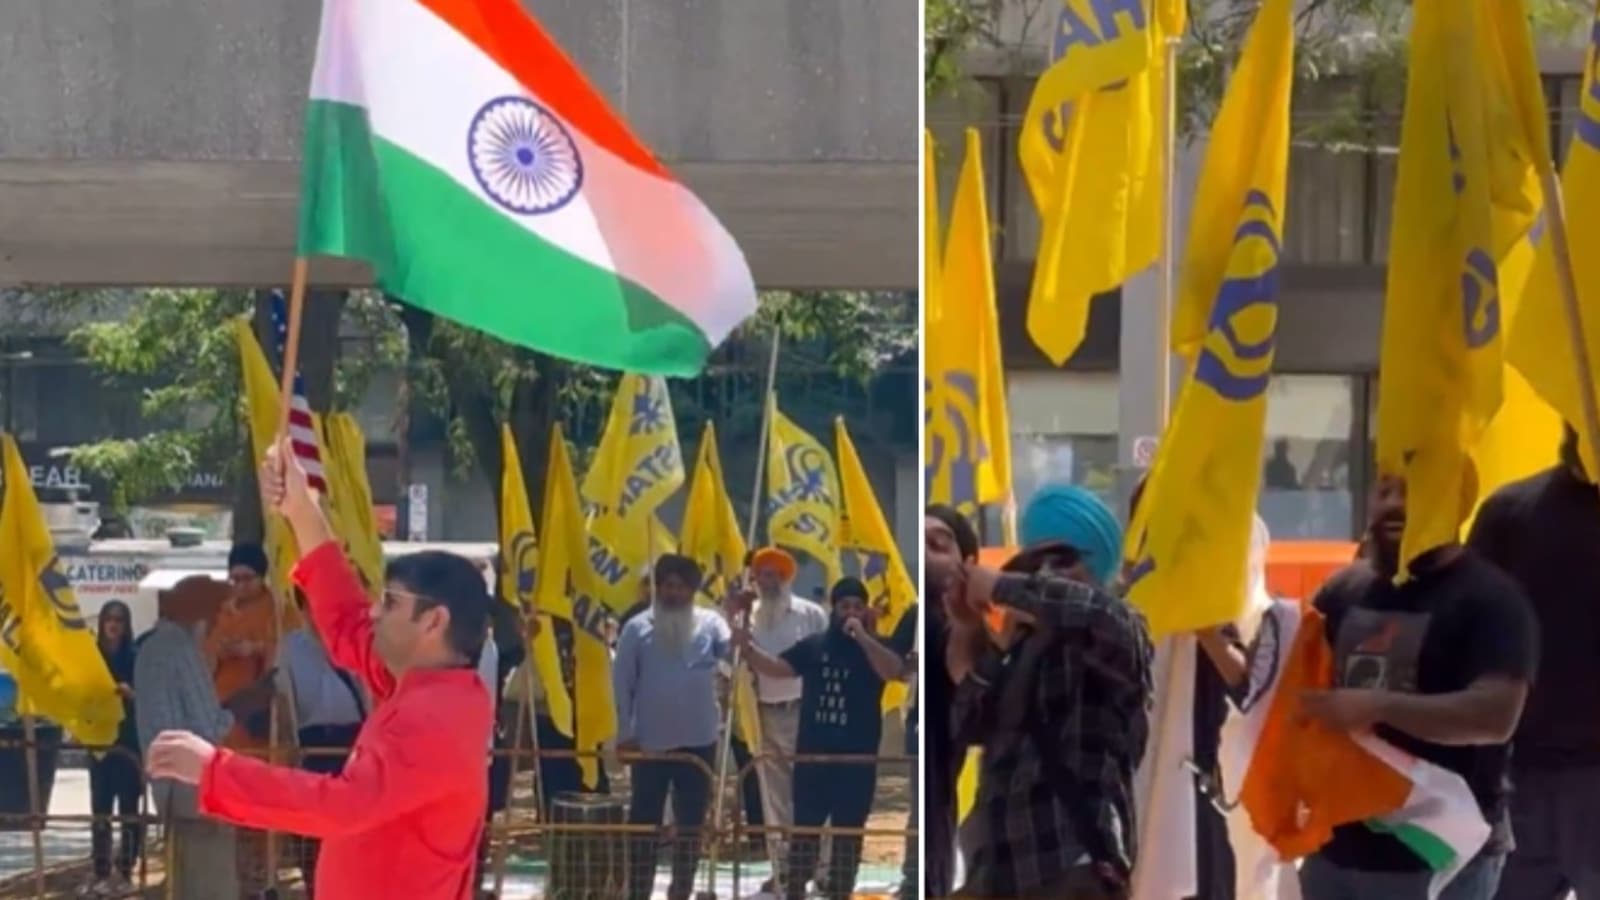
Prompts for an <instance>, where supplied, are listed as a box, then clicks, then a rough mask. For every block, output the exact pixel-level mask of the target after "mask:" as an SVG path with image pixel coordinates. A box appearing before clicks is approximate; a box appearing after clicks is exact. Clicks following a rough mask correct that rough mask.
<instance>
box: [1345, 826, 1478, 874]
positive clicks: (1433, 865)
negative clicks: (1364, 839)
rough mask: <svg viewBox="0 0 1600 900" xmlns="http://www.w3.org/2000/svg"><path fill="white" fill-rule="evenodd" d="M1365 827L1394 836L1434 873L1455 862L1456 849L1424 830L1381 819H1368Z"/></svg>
mask: <svg viewBox="0 0 1600 900" xmlns="http://www.w3.org/2000/svg"><path fill="white" fill-rule="evenodd" d="M1367 827H1368V828H1370V829H1372V830H1373V831H1376V832H1379V833H1381V834H1391V835H1394V837H1395V839H1396V840H1398V841H1399V842H1400V843H1402V844H1405V845H1406V846H1407V847H1409V848H1411V852H1413V853H1415V854H1417V855H1418V856H1420V857H1422V861H1423V862H1424V863H1426V864H1427V866H1428V868H1430V869H1432V870H1433V871H1435V872H1439V871H1442V870H1444V869H1448V868H1450V866H1451V865H1452V864H1453V863H1455V861H1456V848H1454V847H1452V846H1451V845H1450V844H1448V843H1446V842H1445V841H1444V840H1443V839H1441V838H1440V837H1439V836H1438V835H1436V834H1434V833H1433V832H1431V831H1428V830H1427V829H1425V828H1419V827H1418V826H1416V825H1406V824H1396V823H1393V822H1385V821H1383V820H1382V819H1368V820H1367Z"/></svg>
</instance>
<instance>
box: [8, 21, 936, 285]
mask: <svg viewBox="0 0 1600 900" xmlns="http://www.w3.org/2000/svg"><path fill="white" fill-rule="evenodd" d="M523 2H524V4H525V5H526V6H528V8H529V9H530V10H532V11H533V12H534V13H535V14H536V15H537V16H538V17H539V18H540V20H541V21H542V22H543V23H544V24H545V27H546V28H547V29H549V30H550V31H551V32H552V33H553V34H554V35H555V37H556V39H557V40H558V41H560V42H561V43H562V45H563V46H564V47H565V48H566V49H567V52H568V53H569V54H570V55H572V56H573V58H574V59H576V60H577V62H578V64H579V65H580V66H582V67H583V69H584V70H585V71H586V72H587V73H588V74H589V77H590V79H591V80H592V81H593V82H594V83H595V84H596V85H597V86H598V87H599V88H600V89H601V90H602V91H603V92H604V93H605V94H606V95H607V96H608V97H609V99H610V100H611V101H612V103H613V106H614V107H615V108H616V109H618V110H619V111H620V112H621V113H622V114H623V115H624V116H625V117H626V118H627V120H628V121H629V122H631V123H632V125H633V126H634V128H635V129H636V130H637V131H638V132H639V134H640V135H641V137H642V138H643V139H644V140H645V141H646V142H647V143H648V144H649V145H650V146H651V147H653V148H654V149H655V150H656V152H657V153H658V154H659V155H660V156H661V157H662V158H663V159H665V160H667V161H668V162H669V164H670V165H672V166H673V167H674V169H675V170H676V171H677V173H678V174H679V176H680V177H681V178H682V179H683V180H684V181H686V182H687V183H688V184H689V185H690V186H691V187H692V188H694V189H695V190H696V191H697V192H698V193H699V194H700V195H701V196H702V197H703V198H704V199H705V200H706V202H707V203H708V204H709V205H710V206H711V207H712V208H713V209H714V210H715V211H716V212H717V214H718V215H719V216H720V217H721V218H722V219H723V221H724V222H725V223H726V224H727V225H728V227H729V228H730V229H731V230H732V231H733V233H734V235H735V236H736V237H737V238H738V240H739V242H740V244H741V245H742V246H743V247H744V250H745V253H746V255H747V256H748V257H749V260H750V263H751V266H752V268H753V269H754V271H755V276H756V280H757V282H758V283H759V284H760V285H761V286H763V287H767V288H824V287H840V288H879V289H909V288H914V287H915V286H916V285H917V281H918V275H919V270H918V266H917V242H918V240H919V232H918V230H917V227H916V222H917V196H918V192H919V191H920V182H919V180H918V178H917V153H918V149H919V148H920V141H921V137H920V133H919V130H918V119H917V109H918V97H919V96H920V93H921V90H922V85H921V79H920V77H919V74H918V73H919V65H918V62H919V56H920V54H921V47H922V42H921V36H920V34H919V32H918V8H919V3H920V0H806V2H803V3H800V2H795V0H523ZM318 10H319V4H318V2H317V0H6V2H4V3H0V286H3V285H25V284H65V285H84V286H96V285H168V286H184V285H195V286H204V285H218V286H221V285H266V284H279V283H283V282H285V281H286V280H287V279H288V277H289V270H290V262H291V257H292V252H293V244H294V227H295V209H296V202H297V201H296V192H297V188H298V183H299V180H298V159H299V143H300V130H301V129H300V116H301V111H302V106H303V103H304V98H305V93H306V86H307V82H308V80H309V77H310V71H311V59H312V55H313V52H314V49H315V40H316V25H317V17H318ZM312 271H313V280H314V281H315V282H318V283H321V284H327V285H354V284H361V283H363V282H364V281H365V279H366V275H365V273H364V271H363V270H362V269H361V268H359V267H355V266H351V265H346V264H342V263H337V262H333V261H321V262H319V264H317V265H315V266H314V267H313V270H312Z"/></svg>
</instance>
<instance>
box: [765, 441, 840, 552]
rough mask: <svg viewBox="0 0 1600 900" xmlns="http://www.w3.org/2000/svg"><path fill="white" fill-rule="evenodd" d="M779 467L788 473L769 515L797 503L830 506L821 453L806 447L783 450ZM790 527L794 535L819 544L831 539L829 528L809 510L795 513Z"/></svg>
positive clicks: (831, 501)
mask: <svg viewBox="0 0 1600 900" xmlns="http://www.w3.org/2000/svg"><path fill="white" fill-rule="evenodd" d="M783 464H784V469H785V470H787V472H788V474H789V483H788V485H787V486H785V487H784V488H783V489H782V490H780V491H779V492H778V497H777V500H776V502H774V503H773V504H772V513H771V514H772V515H773V516H776V515H777V514H778V513H781V512H784V511H786V510H788V509H789V508H790V507H792V506H797V505H801V504H805V505H811V504H816V505H823V506H828V507H832V506H833V497H832V496H831V495H830V494H829V492H828V483H827V476H826V466H827V460H826V459H825V458H824V457H823V454H822V451H821V450H819V449H818V448H816V447H814V446H808V445H806V444H795V445H794V446H792V447H785V448H784V451H783ZM791 527H792V528H793V529H794V531H795V532H796V533H797V534H801V535H805V536H807V537H812V538H815V539H816V540H817V541H819V542H821V543H827V542H829V541H831V540H832V539H833V529H832V528H831V527H830V526H829V525H828V523H826V522H824V521H822V520H821V519H820V518H818V517H817V516H815V515H813V514H812V513H811V512H810V511H809V510H805V509H801V510H797V511H796V513H795V515H794V518H793V520H792V523H791Z"/></svg>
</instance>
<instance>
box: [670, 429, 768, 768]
mask: <svg viewBox="0 0 1600 900" xmlns="http://www.w3.org/2000/svg"><path fill="white" fill-rule="evenodd" d="M681 543H682V545H683V553H684V555H685V556H687V557H689V558H690V559H692V560H694V561H695V562H696V563H698V564H699V565H700V569H701V571H703V572H704V573H705V578H704V582H703V583H702V585H701V593H700V602H702V603H706V604H714V603H719V602H720V601H721V599H722V595H723V594H724V593H726V592H727V590H728V586H729V583H730V582H731V581H732V580H733V579H734V577H735V576H737V575H738V574H739V572H740V571H741V570H743V568H744V555H745V551H746V550H747V549H748V548H747V547H746V545H745V540H744V534H743V533H742V532H740V531H739V519H738V517H736V516H735V515H734V514H733V501H732V500H730V499H728V486H727V483H726V482H725V481H723V478H722V459H721V458H720V457H719V456H718V455H717V430H716V428H715V427H714V426H713V425H712V424H711V423H710V422H709V421H708V422H706V427H705V431H703V432H702V433H701V435H700V453H699V456H698V458H697V459H696V460H695V464H694V480H693V481H691V482H690V483H689V502H688V505H686V506H685V507H684V510H683V540H682V542H681ZM741 669H742V667H741ZM733 723H734V727H735V728H737V729H738V731H739V739H740V740H742V741H744V743H745V746H746V747H759V746H761V716H760V713H759V710H758V709H757V707H756V695H755V687H754V684H753V683H752V682H751V679H750V672H748V671H741V672H739V673H738V680H736V681H735V682H734V685H733Z"/></svg>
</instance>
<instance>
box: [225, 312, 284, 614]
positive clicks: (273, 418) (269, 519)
mask: <svg viewBox="0 0 1600 900" xmlns="http://www.w3.org/2000/svg"><path fill="white" fill-rule="evenodd" d="M233 327H234V338H235V340H236V341H237V342H238V344H239V367H240V369H241V371H242V372H243V374H244V404H245V413H246V415H247V417H248V420H249V422H250V447H251V450H252V451H253V455H254V459H255V465H256V466H257V467H258V468H259V467H260V466H261V464H262V463H264V462H266V459H267V451H268V450H270V449H271V448H272V444H273V441H275V440H277V436H278V421H279V420H278V414H279V413H278V410H279V404H278V387H279V385H278V381H277V379H275V378H273V377H272V367H271V366H270V365H268V364H267V356H266V354H265V353H263V352H262V351H261V344H260V342H258V341H257V340H256V334H255V332H254V331H253V330H251V328H250V319H249V317H248V316H241V317H240V318H237V319H235V320H234V322H233ZM262 519H263V522H262V531H263V533H264V534H265V535H266V540H265V541H264V543H265V544H266V551H267V559H268V560H269V561H270V562H271V572H270V573H268V577H269V579H270V581H271V584H272V590H273V594H274V596H276V597H277V598H278V602H279V604H280V609H282V611H283V618H284V627H285V628H294V627H297V626H298V624H299V621H300V619H299V613H298V610H297V607H296V606H295V605H294V604H293V603H289V602H288V599H289V596H290V593H289V592H290V590H291V589H292V588H293V586H294V581H293V579H292V578H290V577H289V573H291V572H292V571H294V564H295V563H296V562H297V561H298V560H299V559H300V550H299V548H298V547H296V546H295V541H294V533H293V532H292V531H290V530H289V523H288V522H286V521H284V519H283V517H282V516H278V515H273V514H272V513H269V512H266V511H263V512H262Z"/></svg>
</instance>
